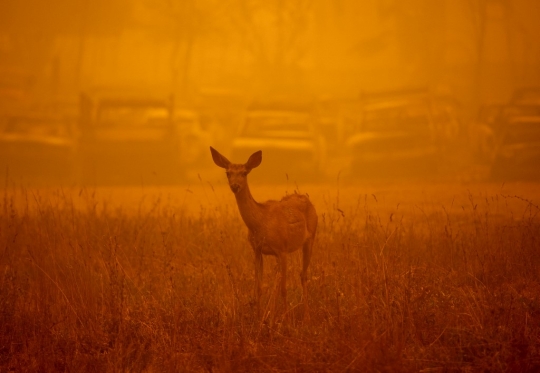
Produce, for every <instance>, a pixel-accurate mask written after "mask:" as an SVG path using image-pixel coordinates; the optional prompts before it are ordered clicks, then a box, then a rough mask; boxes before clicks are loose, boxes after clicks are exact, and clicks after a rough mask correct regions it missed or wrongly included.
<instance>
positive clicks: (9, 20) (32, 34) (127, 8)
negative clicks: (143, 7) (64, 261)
mask: <svg viewBox="0 0 540 373" xmlns="http://www.w3.org/2000/svg"><path fill="white" fill-rule="evenodd" d="M132 6H133V1H132V0H48V1H41V0H2V1H1V2H0V35H2V36H3V38H5V39H6V40H7V43H8V45H9V47H8V48H4V51H3V55H2V56H1V57H2V60H3V61H4V62H3V64H4V65H15V66H19V67H22V68H25V69H28V70H29V71H32V72H33V73H34V74H39V73H40V72H41V71H40V70H41V69H42V68H43V66H44V64H45V63H46V62H47V61H49V60H50V58H51V56H50V55H49V54H50V50H51V47H52V44H53V42H54V40H55V38H56V37H58V36H61V35H71V36H75V37H77V38H78V39H79V52H78V62H77V64H78V65H79V66H78V71H79V73H78V75H80V68H81V67H80V65H81V64H82V60H83V57H84V47H85V42H86V39H87V37H88V36H89V35H114V34H118V33H120V32H121V30H122V29H123V28H124V26H125V24H126V22H127V21H128V20H129V18H130V13H131V8H132Z"/></svg>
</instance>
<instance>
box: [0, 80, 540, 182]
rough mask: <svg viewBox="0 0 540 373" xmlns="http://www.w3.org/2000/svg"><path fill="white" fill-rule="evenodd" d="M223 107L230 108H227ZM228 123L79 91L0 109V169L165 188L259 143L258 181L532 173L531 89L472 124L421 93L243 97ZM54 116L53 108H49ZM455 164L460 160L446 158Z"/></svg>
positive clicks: (536, 108) (536, 107) (538, 139)
mask: <svg viewBox="0 0 540 373" xmlns="http://www.w3.org/2000/svg"><path fill="white" fill-rule="evenodd" d="M229 109H231V108H229ZM234 111H236V112H237V114H238V115H233V116H230V115H229V117H230V118H232V117H234V118H235V119H234V120H226V119H224V118H226V116H221V117H220V115H219V112H220V110H219V109H216V108H215V107H212V106H210V107H208V105H207V106H206V107H205V106H204V105H199V106H191V107H190V108H189V109H187V108H186V106H182V105H178V103H175V100H174V97H172V96H169V97H150V96H149V95H144V96H143V95H126V94H122V95H118V94H115V95H110V94H109V95H95V94H94V95H89V94H83V95H81V96H80V99H79V103H78V105H77V108H76V110H74V111H73V112H72V113H71V114H70V113H69V111H66V110H53V111H49V112H48V114H43V113H41V114H39V115H37V114H33V115H29V114H28V113H24V114H23V115H22V114H20V113H12V114H6V115H2V116H1V117H0V128H1V132H0V142H1V147H0V166H1V167H2V168H3V169H4V170H5V171H6V175H7V176H6V177H11V178H13V179H15V180H19V179H20V180H26V181H68V182H76V183H82V184H90V185H99V184H125V183H137V184H139V183H142V184H146V185H148V184H163V183H168V184H169V183H177V182H182V181H183V180H186V179H189V178H190V177H191V178H193V176H194V175H196V174H197V173H199V172H200V171H201V170H203V169H205V168H206V167H208V166H211V165H210V164H209V157H208V154H207V153H208V146H209V145H214V146H218V147H219V148H220V149H224V151H225V152H226V153H227V154H230V157H231V159H232V160H233V161H238V162H240V161H243V160H245V159H247V157H248V156H249V155H250V154H252V153H253V152H254V151H256V150H259V149H262V150H263V151H264V156H265V157H267V159H269V160H271V161H270V162H268V163H266V164H267V167H266V168H265V171H264V172H258V173H255V174H254V176H253V177H256V178H259V179H265V180H268V181H272V180H273V181H278V182H279V181H285V180H286V179H289V180H296V181H299V180H312V181H316V180H321V179H325V178H332V177H335V176H337V174H338V173H341V175H342V177H347V178H352V179H360V180H362V179H373V178H386V179H390V178H409V177H417V178H427V179H434V178H440V177H445V178H446V179H447V178H448V177H449V175H450V177H456V176H458V174H459V173H460V172H465V171H464V170H469V169H470V167H468V166H470V164H483V165H484V166H485V167H486V168H487V169H488V172H486V174H485V177H486V178H493V179H521V178H530V177H534V176H537V171H536V168H537V167H536V163H537V161H538V159H539V158H540V154H539V153H540V152H539V151H538V149H539V148H540V147H539V144H540V131H539V128H540V127H539V124H540V94H539V93H538V91H536V90H527V91H519V92H516V94H515V95H514V97H513V99H512V101H511V102H510V103H509V104H508V105H500V106H490V107H486V108H483V109H482V110H481V112H480V117H479V119H478V120H477V121H475V122H474V123H465V122H463V121H461V120H460V115H459V105H458V104H457V103H456V102H455V101H454V100H452V99H451V98H448V97H439V96H436V95H433V94H430V93H429V92H426V91H420V90H418V91H407V92H390V93H388V92H387V93H384V94H373V95H363V96H362V97H361V98H356V99H330V98H326V99H320V100H317V101H308V100H298V99H292V98H290V97H274V98H273V99H268V98H265V99H262V100H251V102H250V103H248V104H246V105H239V106H237V107H235V108H234ZM58 113H62V115H59V114H58ZM456 165H458V166H456Z"/></svg>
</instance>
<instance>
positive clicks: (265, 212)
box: [210, 147, 317, 312]
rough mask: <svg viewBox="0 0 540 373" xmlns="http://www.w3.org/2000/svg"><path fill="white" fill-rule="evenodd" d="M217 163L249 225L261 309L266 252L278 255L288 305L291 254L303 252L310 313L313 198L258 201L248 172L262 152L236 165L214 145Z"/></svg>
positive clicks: (314, 225) (297, 196) (303, 276)
mask: <svg viewBox="0 0 540 373" xmlns="http://www.w3.org/2000/svg"><path fill="white" fill-rule="evenodd" d="M210 150H211V152H212V158H213V160H214V163H215V164H216V165H217V166H219V167H222V168H225V169H226V171H227V178H228V180H229V186H230V187H231V190H232V191H233V193H234V195H235V197H236V203H237V204H238V209H239V210H240V215H241V216H242V220H243V221H244V223H245V224H246V226H247V227H248V239H249V243H250V244H251V247H252V248H253V251H254V253H255V278H256V282H257V288H256V296H257V306H258V310H259V312H260V297H261V281H262V273H263V254H264V255H273V256H275V257H276V258H277V260H278V262H279V264H280V269H281V294H282V297H283V300H284V303H285V306H287V287H286V281H287V280H286V277H287V257H286V254H287V253H291V252H293V251H296V250H299V249H300V248H302V251H303V266H302V273H301V279H302V288H303V296H304V304H305V311H306V312H307V269H308V266H309V262H310V260H311V253H312V247H313V242H314V240H315V233H316V231H317V212H316V211H315V207H313V204H312V203H311V202H310V200H309V198H308V197H307V196H305V195H301V194H292V195H288V196H285V197H283V198H282V199H281V200H280V201H272V200H271V201H267V202H264V203H259V202H257V201H255V199H254V198H253V197H252V195H251V192H250V190H249V185H248V182H247V175H248V174H249V172H250V171H251V170H252V169H253V168H255V167H257V166H259V164H260V163H261V161H262V152H261V151H260V150H259V151H258V152H255V153H254V154H253V155H251V157H250V158H249V160H248V161H247V162H246V163H245V164H233V163H231V162H229V160H228V159H227V158H225V157H224V156H223V155H221V154H220V153H219V152H218V151H217V150H215V149H214V148H212V147H210Z"/></svg>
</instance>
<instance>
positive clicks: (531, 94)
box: [510, 87, 540, 109]
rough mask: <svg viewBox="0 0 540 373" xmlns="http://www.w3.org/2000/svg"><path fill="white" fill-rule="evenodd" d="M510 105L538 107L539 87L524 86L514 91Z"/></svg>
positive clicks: (539, 105) (539, 107)
mask: <svg viewBox="0 0 540 373" xmlns="http://www.w3.org/2000/svg"><path fill="white" fill-rule="evenodd" d="M510 105H514V106H535V107H537V108H538V109H540V87H526V88H520V89H517V90H515V91H514V93H513V94H512V98H511V99H510Z"/></svg>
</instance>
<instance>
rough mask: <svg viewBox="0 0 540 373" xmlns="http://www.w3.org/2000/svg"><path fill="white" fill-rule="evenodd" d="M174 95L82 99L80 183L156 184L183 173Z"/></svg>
mask: <svg viewBox="0 0 540 373" xmlns="http://www.w3.org/2000/svg"><path fill="white" fill-rule="evenodd" d="M173 105H174V103H173V99H172V97H170V98H166V99H163V98H154V97H147V96H133V95H122V96H119V95H116V96H113V97H111V96H108V97H107V96H103V97H97V98H91V97H90V96H88V95H81V101H80V121H79V128H80V141H79V160H80V170H79V172H80V178H81V181H82V182H83V183H91V184H102V183H105V184H116V183H120V184H122V183H143V184H156V183H157V184H160V183H172V182H176V181H178V180H179V179H180V178H181V176H182V170H181V167H180V166H181V161H180V149H179V146H180V141H179V132H178V127H177V126H176V125H175V121H174V114H173V107H174V106H173Z"/></svg>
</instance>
